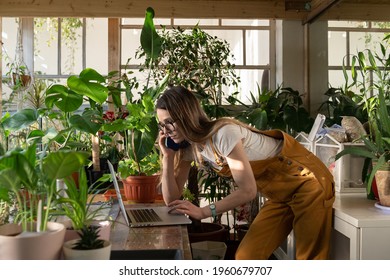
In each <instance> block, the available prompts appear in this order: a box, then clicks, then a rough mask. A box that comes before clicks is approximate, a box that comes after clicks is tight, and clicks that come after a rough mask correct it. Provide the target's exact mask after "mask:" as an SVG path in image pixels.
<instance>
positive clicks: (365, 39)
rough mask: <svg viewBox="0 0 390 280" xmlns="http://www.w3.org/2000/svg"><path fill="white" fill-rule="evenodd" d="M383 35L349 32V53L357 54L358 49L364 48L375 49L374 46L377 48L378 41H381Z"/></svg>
mask: <svg viewBox="0 0 390 280" xmlns="http://www.w3.org/2000/svg"><path fill="white" fill-rule="evenodd" d="M383 36H384V34H383V33H374V32H372V33H366V32H351V35H350V37H351V39H350V41H351V45H350V52H351V54H357V52H358V51H363V50H365V49H371V50H372V51H375V48H378V43H379V42H381V41H382V39H383ZM378 51H380V50H378Z"/></svg>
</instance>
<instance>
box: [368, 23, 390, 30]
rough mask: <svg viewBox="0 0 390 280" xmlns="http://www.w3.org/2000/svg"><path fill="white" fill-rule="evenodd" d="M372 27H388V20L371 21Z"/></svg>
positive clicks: (389, 26)
mask: <svg viewBox="0 0 390 280" xmlns="http://www.w3.org/2000/svg"><path fill="white" fill-rule="evenodd" d="M372 27H374V28H383V29H385V28H390V22H373V23H372Z"/></svg>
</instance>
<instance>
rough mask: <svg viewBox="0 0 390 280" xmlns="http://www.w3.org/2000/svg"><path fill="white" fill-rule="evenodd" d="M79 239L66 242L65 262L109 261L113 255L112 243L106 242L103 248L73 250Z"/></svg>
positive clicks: (64, 250)
mask: <svg viewBox="0 0 390 280" xmlns="http://www.w3.org/2000/svg"><path fill="white" fill-rule="evenodd" d="M77 241H78V239H73V240H69V241H66V242H65V243H64V246H63V254H64V259H65V260H109V259H110V255H111V242H110V241H108V240H104V246H103V248H99V249H92V250H76V249H73V246H74V244H75V243H76V242H77Z"/></svg>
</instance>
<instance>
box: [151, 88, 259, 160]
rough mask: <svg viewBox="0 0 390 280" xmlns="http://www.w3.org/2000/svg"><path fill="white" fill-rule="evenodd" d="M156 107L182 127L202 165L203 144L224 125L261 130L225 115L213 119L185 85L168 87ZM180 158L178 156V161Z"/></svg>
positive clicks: (196, 157) (184, 135)
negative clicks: (201, 150) (164, 111)
mask: <svg viewBox="0 0 390 280" xmlns="http://www.w3.org/2000/svg"><path fill="white" fill-rule="evenodd" d="M156 109H163V110H167V111H168V113H169V115H170V116H171V118H172V119H173V120H174V121H175V124H176V125H177V126H178V127H179V128H180V131H181V133H182V134H183V137H184V138H185V139H186V140H187V141H188V142H189V143H191V147H192V151H193V154H194V158H195V160H196V161H197V162H198V164H200V165H202V160H201V157H200V153H199V151H200V149H201V145H202V144H203V143H205V142H206V140H208V139H210V138H211V137H212V135H214V134H215V133H216V132H217V131H218V129H220V128H221V127H222V126H224V125H227V124H237V125H240V126H243V127H246V128H249V129H250V130H252V131H255V132H260V131H259V130H256V129H255V128H253V127H251V126H249V125H247V124H244V123H242V122H239V121H238V120H236V119H232V118H227V117H224V118H219V119H216V120H211V119H210V118H209V117H208V116H207V115H206V113H205V112H204V110H203V109H202V107H201V105H200V103H199V100H198V99H197V98H196V96H195V95H194V94H193V93H192V92H191V91H189V90H188V89H186V88H185V87H183V86H172V87H170V88H168V89H167V90H166V91H165V92H164V93H163V94H162V95H161V96H160V97H159V99H158V100H157V103H156ZM179 154H182V153H179ZM179 159H180V158H176V161H178V160H179ZM176 163H177V162H176Z"/></svg>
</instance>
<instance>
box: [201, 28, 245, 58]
mask: <svg viewBox="0 0 390 280" xmlns="http://www.w3.org/2000/svg"><path fill="white" fill-rule="evenodd" d="M205 31H206V32H207V34H210V35H212V36H217V37H218V38H219V39H221V40H226V42H227V43H228V44H229V48H230V51H231V53H232V54H233V55H234V61H231V63H233V64H236V65H243V63H244V60H243V48H244V47H243V46H244V42H243V38H242V36H243V35H242V34H243V32H242V31H241V30H205Z"/></svg>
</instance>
